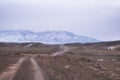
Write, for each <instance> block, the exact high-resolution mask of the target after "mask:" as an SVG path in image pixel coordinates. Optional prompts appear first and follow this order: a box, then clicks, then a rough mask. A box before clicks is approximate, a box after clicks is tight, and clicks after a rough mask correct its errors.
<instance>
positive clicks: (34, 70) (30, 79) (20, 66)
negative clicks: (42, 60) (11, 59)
mask: <svg viewBox="0 0 120 80" xmlns="http://www.w3.org/2000/svg"><path fill="white" fill-rule="evenodd" d="M0 80H45V78H44V76H43V74H42V71H41V69H40V67H39V66H38V64H37V62H36V61H35V60H34V58H33V57H26V58H20V60H19V61H18V62H17V63H16V64H14V65H12V66H10V67H9V68H8V69H7V70H6V71H4V72H3V73H2V74H1V75H0Z"/></svg>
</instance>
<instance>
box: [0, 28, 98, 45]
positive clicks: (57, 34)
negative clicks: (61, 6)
mask: <svg viewBox="0 0 120 80" xmlns="http://www.w3.org/2000/svg"><path fill="white" fill-rule="evenodd" d="M98 41H99V40H97V39H94V38H91V37H86V36H81V35H76V34H74V33H71V32H68V31H44V32H33V31H29V30H4V31H0V42H18V43H19V42H41V43H45V44H64V43H92V42H98Z"/></svg>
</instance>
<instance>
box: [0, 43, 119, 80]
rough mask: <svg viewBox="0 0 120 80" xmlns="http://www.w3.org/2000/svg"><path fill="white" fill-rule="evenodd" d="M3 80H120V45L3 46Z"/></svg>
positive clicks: (0, 60) (0, 61) (0, 64)
mask: <svg viewBox="0 0 120 80" xmlns="http://www.w3.org/2000/svg"><path fill="white" fill-rule="evenodd" d="M0 80H120V41H114V42H102V43H91V44H79V43H75V44H64V45H46V44H41V43H21V44H17V43H9V44H8V43H7V44H6V43H0Z"/></svg>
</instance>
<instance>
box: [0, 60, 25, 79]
mask: <svg viewBox="0 0 120 80" xmlns="http://www.w3.org/2000/svg"><path fill="white" fill-rule="evenodd" d="M24 59H25V58H20V59H19V61H18V62H17V63H15V64H14V65H12V66H9V67H8V69H7V70H6V71H5V72H3V73H2V74H1V75H0V80H12V79H13V78H14V76H15V74H16V72H17V71H18V69H19V68H20V66H21V65H22V63H23V61H24Z"/></svg>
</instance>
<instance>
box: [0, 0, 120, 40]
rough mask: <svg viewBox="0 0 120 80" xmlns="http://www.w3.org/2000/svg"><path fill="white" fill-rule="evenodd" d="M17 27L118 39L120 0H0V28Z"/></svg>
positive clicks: (102, 38) (14, 28) (10, 28)
mask: <svg viewBox="0 0 120 80" xmlns="http://www.w3.org/2000/svg"><path fill="white" fill-rule="evenodd" d="M19 29H22V30H24V29H25V30H32V31H37V32H38V31H47V30H50V31H53V30H64V31H70V32H73V33H75V34H78V35H85V36H88V37H94V38H97V39H99V40H120V0H0V30H19Z"/></svg>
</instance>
